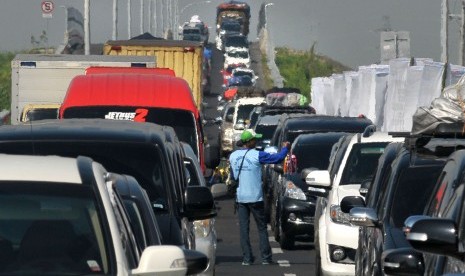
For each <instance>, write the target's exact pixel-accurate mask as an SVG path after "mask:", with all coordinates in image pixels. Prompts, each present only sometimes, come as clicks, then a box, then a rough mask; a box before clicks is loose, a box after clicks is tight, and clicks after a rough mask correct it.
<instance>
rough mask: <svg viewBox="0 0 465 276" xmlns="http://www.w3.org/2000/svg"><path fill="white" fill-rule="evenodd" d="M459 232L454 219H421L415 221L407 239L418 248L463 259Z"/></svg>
mask: <svg viewBox="0 0 465 276" xmlns="http://www.w3.org/2000/svg"><path fill="white" fill-rule="evenodd" d="M458 232H459V231H458V228H457V226H456V224H455V221H454V220H451V219H444V218H427V219H419V220H417V221H416V222H415V223H413V225H412V228H411V229H410V232H409V233H408V234H407V240H408V241H409V242H410V244H411V245H412V246H413V248H415V249H417V250H420V251H424V252H428V253H432V254H439V255H446V256H451V257H454V258H459V259H461V258H462V254H461V253H459V242H458V236H457V233H458Z"/></svg>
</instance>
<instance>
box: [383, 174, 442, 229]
mask: <svg viewBox="0 0 465 276" xmlns="http://www.w3.org/2000/svg"><path fill="white" fill-rule="evenodd" d="M441 170H442V166H419V167H409V168H407V169H405V170H404V171H403V172H402V173H401V174H400V175H399V178H398V180H397V182H396V187H395V191H394V194H393V197H392V199H391V201H392V205H391V210H390V217H391V221H392V223H393V224H394V227H397V228H401V227H403V225H404V221H405V219H406V218H407V217H409V216H412V215H421V214H423V211H424V209H425V206H426V204H427V203H428V200H429V198H430V195H431V191H432V190H433V189H434V185H435V184H436V181H437V179H438V177H439V174H440V172H441Z"/></svg>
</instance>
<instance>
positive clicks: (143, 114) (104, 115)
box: [63, 106, 198, 156]
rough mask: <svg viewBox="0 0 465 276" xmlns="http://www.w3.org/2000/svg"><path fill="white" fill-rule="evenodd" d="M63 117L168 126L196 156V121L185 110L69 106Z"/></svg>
mask: <svg viewBox="0 0 465 276" xmlns="http://www.w3.org/2000/svg"><path fill="white" fill-rule="evenodd" d="M63 118H66V119H70V118H100V119H109V120H129V121H136V122H150V123H155V124H159V125H166V126H170V127H172V128H174V131H175V132H176V135H177V136H178V138H179V140H180V141H182V142H185V143H188V144H189V145H190V146H191V147H192V149H193V150H194V152H195V154H196V155H197V156H198V144H197V141H198V140H197V128H196V122H195V119H194V115H193V114H192V113H191V112H190V111H187V110H179V109H168V108H153V107H152V108H150V107H126V106H89V107H70V108H67V109H66V110H65V112H64V114H63Z"/></svg>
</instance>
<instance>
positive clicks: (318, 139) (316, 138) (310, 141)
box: [294, 132, 347, 146]
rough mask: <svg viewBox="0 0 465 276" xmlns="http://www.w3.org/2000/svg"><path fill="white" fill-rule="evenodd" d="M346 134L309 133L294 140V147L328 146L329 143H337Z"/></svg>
mask: <svg viewBox="0 0 465 276" xmlns="http://www.w3.org/2000/svg"><path fill="white" fill-rule="evenodd" d="M345 135H347V133H345V132H324V133H309V134H301V135H299V136H298V137H297V138H296V139H295V140H294V145H298V146H301V145H314V144H327V143H328V142H331V143H333V144H334V143H336V142H337V141H338V140H339V139H340V138H341V136H345Z"/></svg>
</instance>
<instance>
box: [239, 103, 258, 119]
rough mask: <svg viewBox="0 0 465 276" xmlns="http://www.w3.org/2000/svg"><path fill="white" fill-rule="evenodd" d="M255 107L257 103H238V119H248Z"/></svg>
mask: <svg viewBox="0 0 465 276" xmlns="http://www.w3.org/2000/svg"><path fill="white" fill-rule="evenodd" d="M254 107H256V105H251V104H243V105H238V110H237V121H239V120H243V121H245V120H247V119H248V118H249V114H250V112H251V111H252V109H253V108H254Z"/></svg>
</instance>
